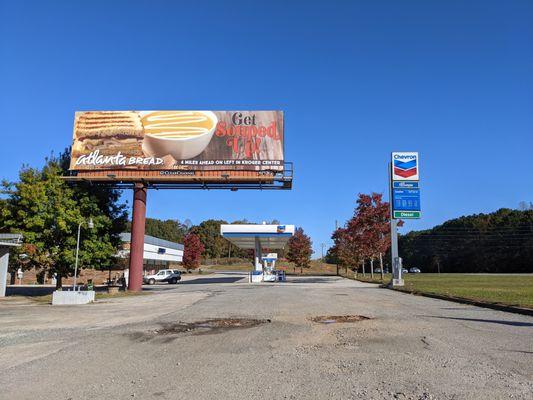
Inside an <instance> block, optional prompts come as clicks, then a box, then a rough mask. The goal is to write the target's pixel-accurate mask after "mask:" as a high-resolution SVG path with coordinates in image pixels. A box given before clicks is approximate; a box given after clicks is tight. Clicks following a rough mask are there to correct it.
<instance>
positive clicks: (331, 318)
mask: <svg viewBox="0 0 533 400" xmlns="http://www.w3.org/2000/svg"><path fill="white" fill-rule="evenodd" d="M310 319H311V321H313V322H317V323H319V324H335V323H346V322H359V321H364V320H367V319H371V318H370V317H365V316H364V315H320V316H318V317H313V318H310Z"/></svg>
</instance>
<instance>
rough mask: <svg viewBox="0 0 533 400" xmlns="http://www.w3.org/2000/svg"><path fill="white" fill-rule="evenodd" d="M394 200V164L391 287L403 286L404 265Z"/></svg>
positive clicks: (391, 216) (391, 199)
mask: <svg viewBox="0 0 533 400" xmlns="http://www.w3.org/2000/svg"><path fill="white" fill-rule="evenodd" d="M392 202H393V198H392V164H391V163H389V208H390V240H391V265H392V280H391V282H390V284H389V285H390V286H403V279H402V263H401V261H400V257H399V256H398V228H397V226H398V221H397V220H396V219H395V218H394V211H393V204H392Z"/></svg>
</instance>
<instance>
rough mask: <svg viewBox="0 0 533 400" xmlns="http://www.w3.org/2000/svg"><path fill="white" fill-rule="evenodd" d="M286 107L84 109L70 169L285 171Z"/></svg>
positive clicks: (79, 115) (76, 127) (78, 118)
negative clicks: (270, 108)
mask: <svg viewBox="0 0 533 400" xmlns="http://www.w3.org/2000/svg"><path fill="white" fill-rule="evenodd" d="M283 122H284V121H283V112H282V111H168V110H167V111H81V112H76V113H75V119H74V132H73V143H72V157H71V163H70V169H71V170H72V171H98V170H130V171H131V170H140V171H217V170H218V171H221V170H222V171H224V170H241V171H246V170H248V171H282V170H283V160H284V154H283V139H284V138H283V134H284V131H283Z"/></svg>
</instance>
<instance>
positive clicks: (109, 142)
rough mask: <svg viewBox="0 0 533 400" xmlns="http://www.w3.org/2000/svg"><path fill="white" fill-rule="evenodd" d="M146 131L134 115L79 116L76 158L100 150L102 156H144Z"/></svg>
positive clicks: (97, 113) (94, 113)
mask: <svg viewBox="0 0 533 400" xmlns="http://www.w3.org/2000/svg"><path fill="white" fill-rule="evenodd" d="M143 138H144V129H143V126H142V124H141V118H140V116H139V114H137V113H136V112H134V111H87V112H83V113H80V114H77V115H76V122H75V125H74V143H73V145H72V155H73V157H79V156H80V155H83V154H89V153H91V152H93V151H95V150H99V151H100V154H102V155H112V154H116V153H118V152H119V151H120V152H121V153H122V154H123V155H124V156H142V155H143V152H142V140H143Z"/></svg>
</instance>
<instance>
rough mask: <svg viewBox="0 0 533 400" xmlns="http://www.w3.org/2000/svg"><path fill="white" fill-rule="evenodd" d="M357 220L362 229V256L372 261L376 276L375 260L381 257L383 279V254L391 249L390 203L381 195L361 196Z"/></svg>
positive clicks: (371, 266)
mask: <svg viewBox="0 0 533 400" xmlns="http://www.w3.org/2000/svg"><path fill="white" fill-rule="evenodd" d="M355 218H357V220H358V226H359V229H360V233H361V234H360V241H361V244H360V245H361V248H362V255H363V257H364V258H367V259H370V271H371V275H372V277H373V275H374V260H375V259H376V258H377V257H379V259H380V266H381V277H382V279H383V253H385V252H386V251H387V250H388V248H389V247H390V211H389V203H388V202H384V201H383V195H382V194H381V193H371V194H362V193H361V194H359V198H358V199H357V207H356V209H355Z"/></svg>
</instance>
